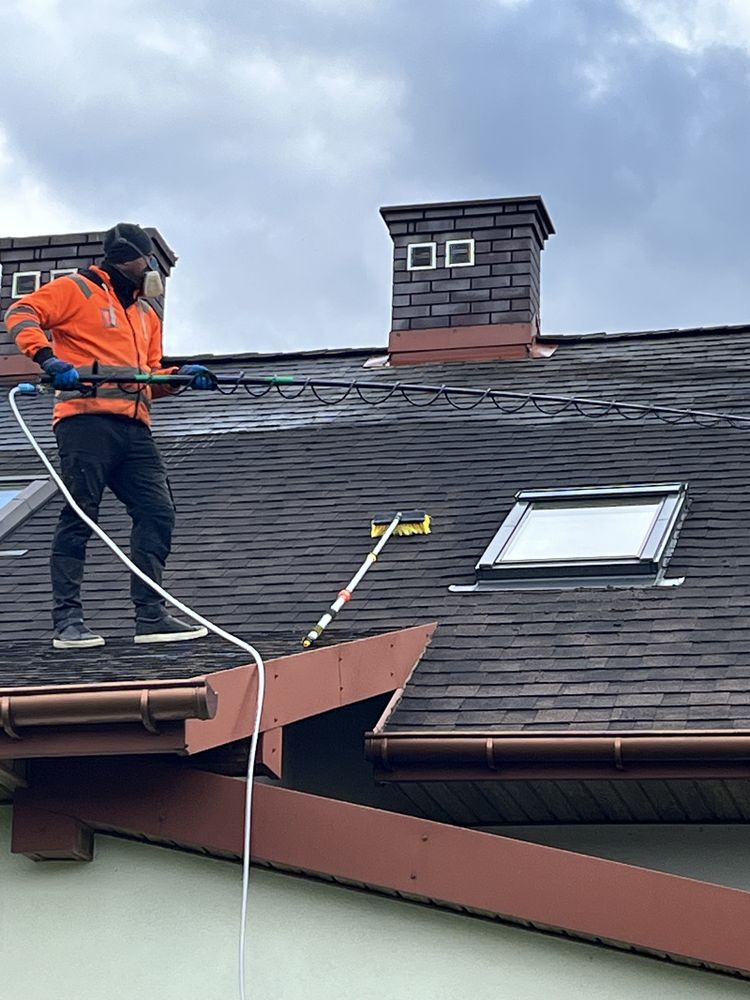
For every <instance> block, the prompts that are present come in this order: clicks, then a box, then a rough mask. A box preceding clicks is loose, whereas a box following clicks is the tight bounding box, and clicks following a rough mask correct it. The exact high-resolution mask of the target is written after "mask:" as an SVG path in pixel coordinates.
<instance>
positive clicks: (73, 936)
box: [0, 807, 750, 1000]
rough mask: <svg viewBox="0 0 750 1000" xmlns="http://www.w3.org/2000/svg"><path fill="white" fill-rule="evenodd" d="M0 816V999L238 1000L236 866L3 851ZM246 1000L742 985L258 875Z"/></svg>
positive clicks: (192, 859)
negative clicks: (51, 857) (68, 858)
mask: <svg viewBox="0 0 750 1000" xmlns="http://www.w3.org/2000/svg"><path fill="white" fill-rule="evenodd" d="M9 825H10V808H9V807H0V996H2V997H3V998H5V997H7V998H8V1000H10V998H14V1000H121V998H122V1000H125V998H127V1000H234V998H236V997H237V987H236V972H235V969H236V962H237V960H236V941H237V933H238V918H239V908H240V869H239V866H237V865H234V864H230V863H228V862H222V861H216V860H212V859H209V858H204V857H199V856H196V855H191V854H185V853H181V852H178V851H170V850H167V849H165V848H161V847H153V846H150V845H146V844H140V843H131V842H128V841H124V840H118V839H115V838H112V837H104V836H98V837H97V856H96V860H95V862H94V863H93V864H90V865H76V864H69V865H62V864H52V863H46V864H34V863H33V862H30V861H27V860H26V859H25V858H21V857H15V856H13V855H11V854H10V852H9V842H8V834H9ZM248 973H249V974H248V996H249V998H252V1000H383V998H387V1000H506V998H507V1000H569V998H570V1000H581V998H584V997H591V998H596V1000H647V998H648V1000H650V998H652V997H658V998H659V1000H699V998H700V1000H705V998H706V997H711V998H712V1000H733V998H740V997H747V996H748V995H749V994H750V986H749V985H748V984H747V983H743V982H741V981H737V980H733V979H729V978H726V977H722V976H718V975H714V974H711V973H705V972H698V971H693V970H690V969H686V968H678V967H675V966H670V965H668V964H664V963H660V962H657V961H655V960H652V959H647V958H641V957H639V956H633V955H629V954H622V953H619V952H616V951H612V950H608V949H604V948H599V947H596V946H593V945H586V944H581V943H577V942H571V941H566V940H563V939H561V938H557V937H553V936H548V935H543V934H539V933H535V932H530V931H524V930H521V929H517V928H514V927H505V926H502V925H500V924H497V923H493V922H489V921H482V920H477V919H474V918H470V917H464V916H460V915H458V914H452V913H447V912H442V911H438V910H434V909H431V908H428V907H423V906H417V905H414V904H410V903H405V902H400V901H397V900H392V899H388V898H384V897H380V896H376V895H373V894H371V893H365V892H358V891H355V890H352V889H346V888H343V887H340V886H334V885H329V884H325V883H319V882H312V881H308V880H304V879H300V878H294V877H292V876H289V875H283V874H280V873H275V872H269V871H263V870H260V871H254V872H253V875H252V881H251V895H250V932H249V949H248Z"/></svg>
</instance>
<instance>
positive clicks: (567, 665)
mask: <svg viewBox="0 0 750 1000" xmlns="http://www.w3.org/2000/svg"><path fill="white" fill-rule="evenodd" d="M362 362H363V355H362V353H361V352H350V353H346V352H343V353H340V352H326V353H322V354H320V355H319V356H314V357H310V356H306V357H293V356H292V357H289V358H281V359H280V358H274V359H270V360H269V359H262V358H259V359H248V360H243V361H242V363H241V364H238V363H236V362H235V363H233V364H231V365H230V366H229V367H230V369H231V370H233V371H237V370H239V369H240V368H243V367H244V368H245V370H247V371H250V370H252V371H253V372H256V371H257V372H260V373H264V374H271V373H279V374H289V373H293V374H300V375H307V374H309V375H311V376H316V375H318V376H323V377H342V378H346V379H352V378H355V377H360V378H366V379H367V380H369V381H372V380H381V381H383V383H384V384H388V383H390V382H392V381H393V380H400V381H411V382H420V383H437V384H441V383H448V384H461V385H476V386H480V387H485V386H487V385H493V386H494V387H496V388H505V389H510V390H513V391H522V392H530V391H536V392H546V393H554V394H574V393H575V394H578V395H583V396H589V397H604V398H607V399H612V398H617V399H620V400H622V401H630V402H644V403H647V402H652V403H662V404H663V405H678V406H690V407H699V408H701V409H722V410H731V411H733V412H736V413H743V412H744V413H745V414H750V407H748V393H747V388H746V378H747V377H746V372H747V370H748V363H749V362H750V328H740V329H732V330H727V329H724V330H718V331H716V332H712V331H703V332H696V333H691V334H689V335H685V336H681V335H678V334H674V335H672V334H660V335H659V336H658V337H657V336H655V337H652V338H649V337H648V336H638V337H632V338H612V339H608V338H606V337H601V338H596V337H592V338H590V339H582V340H578V341H571V342H564V343H562V345H561V346H560V348H559V349H558V351H557V353H556V354H555V355H554V356H553V357H552V358H551V359H548V360H545V361H534V362H502V363H485V364H468V363H465V364H453V365H445V366H439V365H429V366H420V367H414V368H401V369H397V370H378V369H363V368H362ZM332 397H333V398H335V393H333V392H332V393H331V395H330V396H329V397H328V398H332ZM23 407H24V412H25V413H29V414H30V415H31V417H32V419H33V421H34V424H35V426H36V427H38V428H39V429H40V430H41V431H42V433H43V437H44V439H45V440H46V441H47V443H48V444H49V443H51V438H50V435H49V433H48V431H47V430H46V424H47V421H48V406H47V402H46V401H41V400H37V401H31V400H28V401H24V402H23ZM155 423H156V428H157V434H158V437H159V440H160V443H161V446H162V449H163V454H164V457H165V461H166V463H167V466H168V468H169V473H170V478H171V481H172V486H173V489H174V491H175V494H176V500H177V507H178V528H177V532H176V534H175V540H174V548H173V554H172V557H171V559H170V563H169V569H168V578H167V581H166V583H167V586H171V587H172V588H173V589H174V592H175V594H176V595H177V596H179V597H180V598H181V599H183V600H185V601H187V603H189V604H192V605H194V606H195V608H196V609H197V610H199V611H200V612H201V613H203V614H205V615H207V616H209V617H211V618H215V619H216V621H217V623H218V624H220V625H222V626H223V627H225V628H228V629H230V630H233V631H236V632H237V634H239V635H240V636H242V637H244V638H247V639H248V640H249V641H250V642H254V643H255V644H256V645H257V646H258V648H259V649H260V651H261V653H263V654H264V655H265V656H272V655H278V654H279V653H281V652H296V651H298V650H299V640H300V638H301V636H302V635H303V634H304V632H306V631H307V629H309V628H310V627H311V626H312V625H313V624H314V623H315V621H316V620H317V619H318V617H319V616H320V614H321V613H322V612H323V611H324V610H325V609H326V608H327V606H328V605H329V604H330V602H331V600H332V599H333V598H334V596H335V594H336V593H337V591H338V590H339V589H340V588H341V587H342V586H344V585H345V584H346V582H347V581H348V580H349V578H350V577H351V575H352V574H353V572H354V571H355V570H356V568H357V567H358V566H359V564H360V562H361V560H362V559H363V558H364V556H365V555H366V553H367V552H368V551H369V548H370V540H369V530H368V529H369V521H370V518H371V516H372V515H373V514H374V513H376V512H379V511H381V510H388V509H392V508H395V507H399V506H405V507H421V508H425V509H427V510H428V511H429V512H430V513H431V514H432V515H433V518H434V533H433V534H432V535H430V536H426V537H419V536H418V537H416V538H407V539H394V540H393V541H392V542H390V543H389V545H388V546H387V548H386V550H385V553H384V555H383V557H382V559H381V560H380V561H379V562H378V564H377V565H376V566H375V567H374V568H373V569H372V570H371V572H370V574H369V575H368V577H367V578H366V580H365V582H364V583H363V584H362V585H361V588H360V590H359V591H358V592H357V595H356V597H355V598H354V600H353V601H352V603H351V604H350V605H348V606H347V607H346V608H345V610H344V611H343V612H342V613H341V615H340V617H339V618H338V619H337V620H336V622H335V623H334V624H333V625H332V626H331V628H330V630H329V633H328V641H341V639H343V638H353V637H356V636H357V635H367V634H372V633H374V632H378V631H387V630H390V629H392V628H397V627H402V626H408V625H413V624H418V623H420V622H429V621H433V620H438V621H439V622H440V627H439V629H438V631H437V633H436V635H435V637H434V639H433V642H432V644H431V646H430V648H429V650H428V652H427V654H426V656H425V657H424V659H423V660H422V662H421V663H420V665H419V667H418V668H417V670H416V672H415V674H414V676H413V678H412V680H411V682H410V683H409V685H408V686H407V688H406V691H405V693H404V696H403V698H402V699H401V701H400V703H399V705H398V707H397V709H396V711H395V713H394V715H393V716H392V719H391V721H390V723H389V727H390V728H391V729H402V730H403V729H421V730H429V729H444V730H450V729H469V728H478V729H514V730H517V729H555V730H560V729H567V728H575V729H607V728H609V729H649V728H675V727H678V728H684V727H689V728H743V727H748V726H750V619H749V617H748V612H749V610H750V530H749V529H750V512H749V505H750V463H749V462H748V444H749V443H750V431H746V430H736V429H731V428H726V427H716V428H704V427H699V426H696V425H694V424H680V425H677V426H671V425H667V424H663V423H661V422H658V421H656V420H653V419H649V420H647V421H644V422H631V421H625V420H623V419H622V418H617V417H613V418H608V419H606V420H590V419H585V418H583V417H580V416H577V415H575V414H571V413H566V414H565V415H563V416H560V417H551V416H545V415H543V414H540V413H539V412H538V411H535V410H533V409H526V410H524V411H523V412H522V413H520V414H518V415H515V416H503V415H501V414H499V413H498V412H496V411H495V410H494V409H493V408H492V407H491V406H489V405H486V404H483V406H482V407H481V408H479V409H477V410H475V411H472V412H471V413H460V412H455V411H453V410H451V409H450V408H449V407H447V406H446V404H445V403H444V402H437V403H436V404H434V405H433V406H430V407H428V408H426V409H423V410H416V409H413V408H411V407H409V406H408V405H407V404H406V403H404V402H403V401H401V402H399V401H396V400H395V399H393V400H391V401H390V402H388V403H386V404H384V405H382V406H379V407H371V406H366V405H365V404H364V403H362V402H361V401H358V400H357V399H356V398H353V397H350V398H349V399H347V400H346V401H345V402H343V403H341V404H340V405H338V406H333V407H330V408H329V407H324V406H322V405H321V404H320V403H318V402H315V401H314V400H312V399H310V397H309V394H308V395H306V396H305V397H303V399H301V400H298V401H296V402H293V401H284V400H281V399H280V398H279V397H278V395H276V394H273V395H269V396H267V397H265V398H263V399H261V400H252V399H250V398H248V397H246V396H245V395H244V394H242V393H238V394H237V395H235V396H218V395H214V394H210V395H209V394H199V393H191V394H186V395H185V396H183V397H180V398H178V399H175V400H169V401H165V402H160V403H159V404H157V407H156V420H155ZM0 441H1V442H2V443H1V444H0V459H1V461H2V475H11V474H21V473H28V472H36V471H37V469H38V464H37V461H36V459H35V457H34V456H33V454H32V453H31V452H30V451H29V450H28V447H27V446H26V445H25V442H24V441H23V439H22V438H20V437H19V434H18V433H16V431H15V429H14V422H13V421H12V417H11V415H10V413H9V410H8V408H7V404H6V403H4V402H2V401H0ZM681 480H686V481H688V482H689V484H690V494H689V497H690V499H689V509H688V514H687V517H686V520H685V523H684V525H683V528H682V531H681V534H680V537H679V540H678V544H677V547H676V550H675V553H674V556H673V559H672V562H671V564H670V568H669V574H668V575H669V576H670V577H680V576H684V577H685V582H684V583H683V584H682V585H681V586H679V587H672V588H653V589H640V590H638V589H634V590H630V589H628V590H596V589H587V590H549V591H535V592H529V591H513V590H509V591H503V592H499V593H491V594H488V593H481V594H480V593H476V594H454V593H451V592H450V591H449V590H448V586H449V584H451V583H469V582H472V581H473V567H474V564H475V563H476V560H477V557H478V556H479V555H480V554H481V552H482V551H483V550H484V548H485V547H486V545H487V543H488V542H489V540H490V539H491V537H492V535H493V534H494V532H495V530H496V529H497V527H498V525H499V523H500V522H501V521H502V519H503V517H504V516H505V514H506V513H507V512H508V510H509V509H510V507H511V505H512V502H513V495H514V494H515V493H516V492H517V491H518V490H519V489H524V488H549V487H557V486H560V487H562V486H591V485H594V486H595V485H607V484H614V483H636V482H667V481H681ZM58 509H59V503H58V502H54V501H53V502H52V503H50V504H49V505H48V507H47V508H45V509H44V510H42V511H40V512H38V513H37V514H36V515H35V516H34V517H33V518H32V519H31V520H29V521H27V522H26V523H25V524H24V525H22V526H21V527H20V528H18V529H16V531H14V532H13V533H12V535H10V536H8V537H6V538H4V539H3V540H2V541H0V550H4V549H11V548H12V549H24V548H27V549H29V552H28V554H26V555H24V556H22V557H14V558H7V557H6V558H0V571H2V574H3V582H2V584H0V629H2V633H3V638H4V641H3V643H2V645H1V646H0V686H4V685H17V684H20V683H44V682H49V683H61V682H65V681H69V680H77V679H79V677H82V678H90V679H91V680H98V679H114V678H115V677H121V678H122V679H130V678H136V677H138V676H143V677H160V676H161V677H173V676H188V675H190V674H196V673H203V672H206V671H207V670H210V669H220V668H221V667H222V666H231V665H234V664H235V663H238V662H243V659H244V658H243V655H242V654H241V652H240V651H239V650H236V649H234V648H233V647H230V646H226V647H222V646H220V645H219V644H218V641H217V642H216V643H215V642H214V640H211V641H210V643H209V644H206V645H202V644H195V645H193V644H189V646H190V648H187V649H186V648H178V649H175V648H174V647H172V648H171V649H165V650H158V649H157V650H156V651H152V650H148V651H147V652H146V653H141V652H140V651H138V652H137V653H136V652H135V651H134V649H133V647H132V646H130V645H129V637H130V634H131V628H130V614H131V612H130V609H129V606H128V598H127V589H128V581H127V577H126V574H125V573H124V572H123V571H122V567H121V566H120V564H119V563H116V561H115V560H114V557H113V556H111V554H110V553H109V552H108V550H106V549H104V547H103V546H102V545H101V544H100V543H99V542H98V541H93V542H92V543H91V554H90V560H89V566H88V574H87V584H86V590H85V598H86V605H87V609H88V614H89V621H90V624H91V625H92V626H94V627H96V628H98V629H101V630H102V631H103V632H104V633H105V634H106V635H107V637H108V639H109V638H111V639H113V640H115V641H114V644H112V645H110V646H107V647H105V649H104V650H101V651H91V652H90V653H87V654H85V659H84V656H83V654H80V655H79V656H77V657H72V656H70V654H59V653H53V652H52V651H51V650H50V648H49V637H50V633H49V624H48V603H49V591H48V582H47V558H48V549H49V542H50V538H51V532H52V528H53V525H54V520H55V517H56V513H57V510H58ZM102 523H103V525H104V526H105V528H106V529H107V530H112V532H113V534H114V537H115V538H116V540H118V541H120V542H121V543H126V541H127V518H126V517H125V516H124V515H123V513H122V511H120V510H119V509H118V508H117V506H116V504H115V503H114V502H106V503H105V504H104V506H103V510H102ZM77 671H79V673H77Z"/></svg>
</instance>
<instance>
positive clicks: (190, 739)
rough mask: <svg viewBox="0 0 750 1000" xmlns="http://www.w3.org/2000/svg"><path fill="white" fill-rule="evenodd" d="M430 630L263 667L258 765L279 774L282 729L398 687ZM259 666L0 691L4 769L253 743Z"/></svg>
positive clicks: (309, 653) (361, 642) (312, 652)
mask: <svg viewBox="0 0 750 1000" xmlns="http://www.w3.org/2000/svg"><path fill="white" fill-rule="evenodd" d="M435 628H436V624H435V623H434V622H433V623H431V624H428V625H418V626H415V627H413V628H407V629H400V630H398V631H395V632H386V633H383V634H381V635H376V636H371V637H368V638H366V639H357V640H354V641H352V642H344V643H339V644H338V645H335V646H325V647H321V648H319V649H315V650H310V651H306V652H300V653H295V654H293V655H291V656H282V657H278V658H276V659H273V660H269V661H268V662H267V663H266V697H265V702H264V709H263V715H262V719H261V726H260V730H261V733H262V734H263V737H264V738H263V745H262V747H261V753H260V760H261V763H262V764H263V765H264V766H265V769H266V770H267V771H269V772H270V773H272V774H276V773H279V768H280V753H281V751H280V732H281V730H282V729H283V727H284V726H286V725H289V724H290V723H293V722H297V721H299V720H300V719H305V718H309V717H310V716H313V715H318V714H320V713H322V712H328V711H331V710H332V709H335V708H341V707H343V706H344V705H349V704H352V703H354V702H357V701H363V700H365V699H367V698H371V697H374V696H376V695H380V694H385V693H387V692H389V691H394V690H396V689H401V687H402V686H403V685H404V684H405V683H406V680H407V679H408V677H409V676H410V675H411V673H412V671H413V669H414V667H415V666H416V664H417V663H418V661H419V659H420V657H421V656H422V654H423V652H424V650H425V647H426V645H427V643H428V642H429V640H430V638H431V636H432V633H433V632H434V630H435ZM257 691H258V684H257V672H256V668H255V665H250V666H240V667H234V668H232V669H230V670H221V671H217V672H216V673H211V674H206V675H203V676H200V677H193V678H189V679H184V678H183V679H176V680H159V681H128V682H122V683H118V682H116V683H99V684H69V685H45V686H36V687H16V688H0V761H2V760H26V759H32V758H37V757H76V756H90V757H91V756H112V755H129V754H165V753H166V754H182V755H190V754H196V753H201V752H203V751H206V750H210V749H213V748H214V747H219V746H224V745H225V744H227V743H233V742H235V741H236V740H241V739H245V738H247V737H249V736H251V735H252V732H253V727H254V721H255V705H256V699H257Z"/></svg>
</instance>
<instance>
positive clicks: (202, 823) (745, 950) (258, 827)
mask: <svg viewBox="0 0 750 1000" xmlns="http://www.w3.org/2000/svg"><path fill="white" fill-rule="evenodd" d="M31 782H32V784H31V787H30V788H28V789H22V790H20V791H19V793H18V795H17V798H16V802H15V805H14V821H13V841H12V850H13V851H14V852H15V853H22V854H26V855H27V856H29V857H32V858H39V857H50V856H52V857H55V856H56V857H60V856H61V854H60V852H61V851H64V850H65V849H66V847H67V848H68V849H69V850H70V851H71V855H70V856H71V857H73V856H77V857H80V855H81V849H82V847H81V845H84V846H85V844H86V837H87V831H92V830H103V831H114V832H120V833H125V834H128V835H132V836H136V837H146V838H148V839H153V840H156V841H164V842H169V843H171V844H177V845H180V846H183V847H187V848H192V849H199V850H204V851H208V852H209V853H211V854H216V855H218V856H229V857H238V856H239V855H240V853H241V850H242V822H243V808H244V791H245V786H244V782H242V781H239V780H237V779H236V778H228V777H223V776H221V775H216V774H210V773H207V772H200V771H194V770H191V769H188V768H184V767H181V766H179V765H178V764H161V763H158V764H157V763H156V762H153V761H149V762H144V763H138V762H135V761H123V762H114V761H107V762H103V761H83V760H78V761H39V762H36V763H35V764H34V765H33V768H32V774H31ZM254 795H255V800H254V810H253V814H254V819H253V830H252V851H253V859H254V861H255V862H256V863H258V864H262V865H270V866H278V867H282V868H284V869H287V870H292V871H297V872H304V873H307V874H311V875H319V876H323V877H326V878H334V879H336V880H337V881H343V882H350V883H353V884H356V885H358V886H362V885H365V886H367V887H369V888H371V889H373V890H375V891H378V890H380V891H385V892H387V893H389V894H392V893H394V892H395V893H397V894H399V895H404V896H407V897H409V898H416V899H418V900H422V901H426V902H430V903H434V904H436V905H446V906H449V907H451V908H455V907H460V908H462V909H465V910H467V911H469V912H475V913H478V914H480V915H484V916H488V915H490V916H495V917H498V918H500V919H503V920H507V921H511V922H516V923H521V924H524V925H531V926H533V927H536V928H539V929H545V930H554V931H559V932H562V933H565V934H568V935H571V936H573V937H579V938H582V939H584V940H595V941H599V942H602V943H604V944H612V945H616V946H618V947H622V946H625V947H630V948H634V949H636V950H638V951H642V952H644V953H647V954H652V955H656V956H659V957H669V958H671V959H672V960H675V961H679V962H685V963H687V964H691V965H694V964H696V963H697V964H699V965H703V966H706V967H708V968H712V969H719V970H722V971H731V972H735V973H740V974H742V975H744V976H750V944H748V940H747V927H748V925H750V892H744V891H741V890H738V889H730V888H727V887H725V886H719V885H714V884H711V883H706V882H700V881H696V880H694V879H689V878H683V877H681V876H677V875H670V874H667V873H665V872H658V871H653V870H650V869H644V868H638V867H634V866H632V865H626V864H622V863H619V862H614V861H609V860H606V859H602V858H595V857H590V856H587V855H583V854H575V853H573V852H570V851H564V850H560V849H557V848H552V847H546V846H542V845H539V844H533V843H526V842H524V841H518V840H513V839H511V838H508V837H503V836H496V835H494V834H488V833H482V832H478V831H475V830H468V829H464V828H461V827H454V826H449V825H447V824H443V823H436V822H432V821H428V820H423V819H418V818H415V817H411V816H403V815H400V814H398V813H390V812H385V811H383V810H378V809H372V808H370V807H367V806H359V805H353V804H351V803H348V802H340V801H336V800H332V799H326V798H322V797H318V796H313V795H309V794H306V793H303V792H296V791H291V790H289V789H283V788H278V787H274V786H272V785H269V784H259V783H256V785H255V790H254ZM197 803H199V804H200V806H199V807H196V804H197ZM55 835H56V836H57V841H56V839H55ZM73 852H77V853H73Z"/></svg>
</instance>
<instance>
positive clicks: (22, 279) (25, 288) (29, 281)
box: [10, 271, 42, 299]
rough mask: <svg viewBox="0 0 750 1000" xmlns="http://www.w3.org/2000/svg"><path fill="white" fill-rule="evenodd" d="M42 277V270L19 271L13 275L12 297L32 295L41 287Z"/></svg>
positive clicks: (18, 297)
mask: <svg viewBox="0 0 750 1000" xmlns="http://www.w3.org/2000/svg"><path fill="white" fill-rule="evenodd" d="M41 277H42V275H41V271H17V272H16V273H15V274H14V275H13V285H12V287H11V291H10V297H11V298H12V299H20V298H23V296H24V295H31V293H32V292H35V291H36V290H37V288H39V282H40V280H41Z"/></svg>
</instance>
